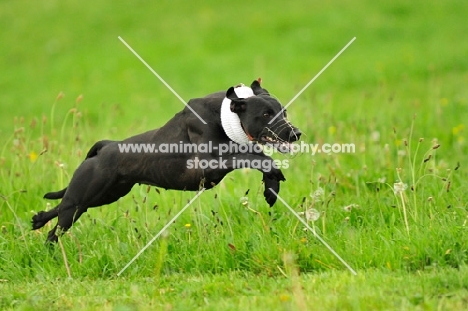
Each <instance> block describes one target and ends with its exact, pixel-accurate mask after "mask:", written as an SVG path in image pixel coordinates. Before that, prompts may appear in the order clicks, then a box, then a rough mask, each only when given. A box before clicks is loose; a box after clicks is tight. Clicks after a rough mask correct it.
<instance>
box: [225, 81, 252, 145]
mask: <svg viewBox="0 0 468 311" xmlns="http://www.w3.org/2000/svg"><path fill="white" fill-rule="evenodd" d="M234 93H236V96H237V98H247V97H252V96H255V94H254V93H253V91H252V89H251V88H250V87H247V86H244V85H242V86H238V87H235V88H234ZM221 125H222V127H223V129H224V132H225V133H226V135H227V136H228V137H229V138H230V139H231V140H232V141H234V142H236V143H238V144H241V145H245V144H248V143H249V142H250V141H251V139H249V137H248V136H247V134H246V133H245V131H244V129H243V128H242V124H241V121H240V119H239V116H238V115H237V113H235V112H232V111H231V100H230V99H229V98H227V97H225V98H224V100H223V102H222V104H221Z"/></svg>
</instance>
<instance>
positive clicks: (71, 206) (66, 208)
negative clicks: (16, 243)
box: [38, 157, 133, 242]
mask: <svg viewBox="0 0 468 311" xmlns="http://www.w3.org/2000/svg"><path fill="white" fill-rule="evenodd" d="M111 168H112V166H106V165H102V162H101V161H100V160H99V159H98V157H93V158H90V159H87V160H86V161H84V162H83V163H82V164H81V165H80V166H79V167H78V169H77V170H76V171H75V173H74V174H73V177H72V179H71V181H70V184H69V185H68V188H67V191H66V192H65V195H64V197H63V199H62V202H60V204H59V205H58V207H57V209H56V210H55V209H54V212H53V213H54V214H52V212H51V213H49V214H45V216H53V215H57V216H58V223H57V226H56V227H55V228H54V229H52V230H51V231H50V232H49V236H48V238H47V240H48V241H50V242H56V241H57V239H58V236H59V235H60V233H63V232H65V231H67V230H68V229H69V228H70V227H71V226H72V225H73V223H74V222H75V221H77V220H78V218H79V217H80V216H81V215H82V214H83V213H85V212H86V211H87V210H88V208H90V207H97V206H101V205H106V204H110V203H112V202H115V201H117V200H118V199H119V198H120V197H122V196H124V195H126V194H127V193H128V192H130V190H131V189H132V187H133V183H131V182H127V181H125V180H121V179H120V178H119V176H118V175H116V174H115V170H112V169H111ZM45 213H48V212H45ZM55 213H56V214H55ZM40 215H43V214H40ZM41 217H42V218H41ZM40 219H44V220H45V219H47V217H44V216H38V220H40ZM38 224H39V223H38Z"/></svg>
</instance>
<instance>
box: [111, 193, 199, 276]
mask: <svg viewBox="0 0 468 311" xmlns="http://www.w3.org/2000/svg"><path fill="white" fill-rule="evenodd" d="M203 191H205V188H202V189H201V190H200V191H199V192H198V193H197V195H196V196H194V197H193V199H191V200H190V202H188V203H187V205H185V206H184V208H182V209H181V210H180V211H179V212H178V213H177V214H176V215H175V216H174V217H173V218H172V219H171V220H170V221H169V222H168V223H167V224H166V225H165V226H164V227H163V228H162V229H161V231H159V233H158V234H156V235H155V236H154V237H153V238H152V239H151V240H150V241H149V242H148V243H147V244H146V245H145V247H143V248H142V249H141V250H140V251H139V252H138V254H136V255H135V257H133V258H132V260H130V261H129V262H128V264H126V265H125V267H123V268H122V270H120V272H119V273H117V276H120V275H121V274H122V273H123V272H124V271H125V270H126V269H127V268H128V267H129V266H130V265H131V264H132V263H133V262H134V261H135V260H136V259H137V258H138V257H140V255H141V254H142V253H143V252H144V251H145V250H146V249H147V248H148V247H149V246H150V245H151V244H152V243H153V242H154V241H156V239H157V238H159V236H160V235H161V234H162V233H163V232H164V231H165V230H166V229H167V228H169V226H170V225H172V224H173V223H174V221H175V220H176V219H177V218H178V217H179V216H180V215H181V214H182V213H183V212H184V211H185V210H186V209H187V208H188V207H189V206H190V204H192V203H193V202H194V201H195V200H196V199H197V198H198V197H199V196H200V195H201V194H202V193H203Z"/></svg>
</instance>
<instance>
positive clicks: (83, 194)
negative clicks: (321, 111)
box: [32, 79, 301, 242]
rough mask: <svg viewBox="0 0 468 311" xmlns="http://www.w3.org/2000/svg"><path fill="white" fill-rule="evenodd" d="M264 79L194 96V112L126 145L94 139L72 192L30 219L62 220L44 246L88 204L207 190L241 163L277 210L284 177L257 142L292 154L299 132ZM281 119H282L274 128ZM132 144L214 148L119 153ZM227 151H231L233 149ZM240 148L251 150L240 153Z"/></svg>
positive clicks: (54, 195)
mask: <svg viewBox="0 0 468 311" xmlns="http://www.w3.org/2000/svg"><path fill="white" fill-rule="evenodd" d="M259 81H260V79H259V80H258V81H254V82H253V83H252V85H251V86H250V88H248V87H245V86H237V87H231V88H230V89H229V90H228V91H227V92H226V93H224V92H218V93H214V94H211V95H208V96H206V97H205V98H197V99H192V100H190V101H189V103H188V106H190V107H186V108H185V109H183V110H182V111H181V112H179V113H177V114H176V115H175V116H174V117H173V118H172V119H171V120H169V122H167V123H166V124H165V125H164V126H163V127H161V128H159V129H156V130H152V131H149V132H146V133H143V134H140V135H136V136H133V137H130V138H128V139H125V140H123V141H110V140H103V141H99V142H97V143H96V144H94V146H93V147H91V149H90V150H89V152H88V154H87V156H86V159H85V160H84V161H83V163H81V165H80V166H79V167H78V169H77V170H76V171H75V173H74V174H73V177H72V179H71V181H70V184H69V185H68V187H67V188H65V189H63V190H60V191H57V192H50V193H47V194H46V195H45V196H44V198H46V199H60V198H62V201H61V202H60V204H58V205H57V206H56V207H55V208H53V209H52V210H49V211H42V212H39V213H38V214H36V215H35V216H34V217H33V218H32V227H33V229H39V228H41V227H43V226H44V225H45V224H46V223H47V222H48V221H49V220H51V219H53V218H55V217H57V216H58V223H57V225H56V226H55V227H54V228H53V229H52V230H51V231H50V232H49V234H48V237H47V241H50V242H56V241H57V240H58V236H57V235H58V234H60V233H61V232H64V231H66V230H68V229H69V228H70V227H71V226H72V224H73V223H74V222H75V221H76V220H77V219H78V218H79V217H80V216H81V215H82V214H83V213H84V212H86V211H87V209H88V208H89V207H97V206H101V205H105V204H110V203H112V202H115V201H117V200H118V199H119V198H121V197H123V196H125V195H126V194H127V193H128V192H130V190H131V189H132V187H133V185H134V184H137V183H138V184H147V185H154V186H157V187H161V188H165V189H174V190H192V191H196V190H199V189H200V188H206V189H209V188H212V187H213V186H215V185H216V184H218V183H219V182H220V181H221V180H222V179H223V177H224V176H226V174H228V173H229V172H231V171H233V170H234V169H237V168H242V167H240V166H239V165H238V163H240V162H241V163H242V166H243V167H250V168H255V169H258V170H260V171H261V172H262V173H263V181H264V184H265V192H264V196H265V199H266V201H267V202H268V204H269V205H270V206H272V205H273V204H274V203H275V202H276V196H275V195H274V194H273V193H272V192H271V191H268V189H269V188H272V189H273V190H274V191H275V192H276V193H278V192H279V183H280V181H284V180H285V178H284V176H283V173H282V172H281V170H280V169H279V168H278V165H277V162H274V161H273V159H272V158H270V157H268V156H266V155H265V154H264V153H263V152H262V150H261V146H260V145H266V144H269V145H274V146H275V147H276V148H277V149H278V150H279V149H281V148H286V149H287V147H288V146H289V144H290V143H291V142H293V141H296V140H298V139H299V137H300V135H301V132H300V131H299V130H298V129H297V128H296V127H294V126H292V125H291V123H289V121H288V120H287V119H286V113H285V111H284V109H283V107H282V106H281V104H280V103H279V102H278V101H277V100H276V99H275V98H273V97H271V96H270V94H269V93H268V91H267V90H265V89H263V88H262V87H261V86H260V82H259ZM190 108H191V109H190ZM277 114H280V115H279V117H277V118H276V119H275V120H274V122H271V125H270V124H269V122H270V121H271V120H272V119H273V118H274V117H275V116H276V115H277ZM199 117H201V118H202V119H203V120H206V123H207V124H203V122H202V121H201V120H200V119H199ZM129 144H132V145H133V146H136V145H140V146H141V145H143V144H145V145H149V144H152V145H153V146H156V147H158V146H159V147H161V146H162V145H166V146H167V145H170V144H172V146H174V145H177V146H180V147H183V146H185V144H187V145H189V146H191V147H193V148H195V147H196V146H202V145H204V146H205V147H206V146H207V145H209V146H211V149H212V150H203V152H201V151H200V150H194V149H192V150H191V151H189V152H187V151H186V150H184V151H185V152H155V151H153V152H146V153H142V152H141V151H140V152H138V151H135V150H133V152H132V150H129V149H127V150H124V149H122V147H125V146H127V147H128V146H129ZM226 146H229V150H228V151H226V149H225V148H226ZM240 147H245V149H249V150H248V151H245V149H244V151H241V148H240ZM247 147H249V148H247ZM253 147H258V148H253ZM222 148H224V149H223V150H222ZM200 164H205V167H203V166H201V165H200ZM206 164H209V165H208V166H207V165H206ZM57 229H58V230H59V231H57Z"/></svg>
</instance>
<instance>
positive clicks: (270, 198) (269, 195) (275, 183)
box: [263, 175, 280, 207]
mask: <svg viewBox="0 0 468 311" xmlns="http://www.w3.org/2000/svg"><path fill="white" fill-rule="evenodd" d="M263 182H264V184H265V191H264V192H263V196H264V197H265V200H266V202H267V203H268V205H270V207H271V206H273V205H274V204H275V203H276V200H277V196H276V194H277V193H279V191H280V182H279V180H278V179H275V178H268V177H267V176H265V175H264V176H263ZM271 190H273V191H271Z"/></svg>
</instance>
